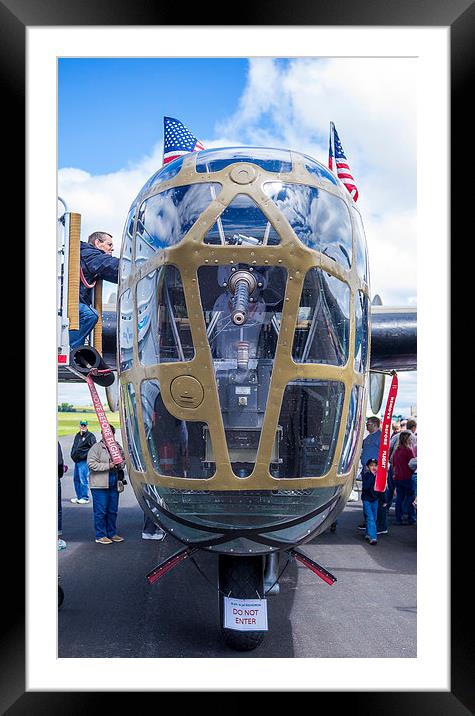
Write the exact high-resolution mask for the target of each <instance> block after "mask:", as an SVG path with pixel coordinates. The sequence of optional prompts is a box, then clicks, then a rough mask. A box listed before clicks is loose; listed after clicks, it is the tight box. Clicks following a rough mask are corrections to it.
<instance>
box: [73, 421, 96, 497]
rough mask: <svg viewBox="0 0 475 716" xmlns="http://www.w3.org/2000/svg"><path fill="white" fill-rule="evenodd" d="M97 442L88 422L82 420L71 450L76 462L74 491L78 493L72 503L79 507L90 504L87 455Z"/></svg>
mask: <svg viewBox="0 0 475 716" xmlns="http://www.w3.org/2000/svg"><path fill="white" fill-rule="evenodd" d="M95 442H96V436H95V435H94V434H93V433H90V432H89V430H88V427H87V420H81V421H80V422H79V432H78V433H76V435H75V437H74V442H73V446H72V448H71V458H72V460H73V461H74V489H75V491H76V497H72V498H71V502H74V503H76V504H79V505H85V504H87V503H88V502H89V484H88V478H89V468H88V466H87V454H88V452H89V450H90V449H91V447H92V446H93V445H94V444H95Z"/></svg>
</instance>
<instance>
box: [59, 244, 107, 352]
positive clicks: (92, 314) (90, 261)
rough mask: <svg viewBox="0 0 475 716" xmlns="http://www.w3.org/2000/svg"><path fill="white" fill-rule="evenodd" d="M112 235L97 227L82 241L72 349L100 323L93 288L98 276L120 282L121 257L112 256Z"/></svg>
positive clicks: (70, 346)
mask: <svg viewBox="0 0 475 716" xmlns="http://www.w3.org/2000/svg"><path fill="white" fill-rule="evenodd" d="M113 249H114V245H113V243H112V236H111V235H110V234H107V233H105V232H104V231H95V232H94V233H93V234H91V235H90V236H89V238H88V240H87V243H86V242H85V241H81V268H80V278H81V285H80V287H79V329H78V330H75V331H69V349H70V350H73V349H74V348H77V347H78V346H80V345H83V343H84V340H85V338H86V336H88V335H89V333H90V332H91V331H92V329H93V328H94V326H95V325H96V323H97V319H98V313H97V311H96V309H95V308H94V307H93V306H92V305H91V304H92V289H93V288H94V286H95V285H96V281H97V280H98V279H103V280H104V281H110V283H118V281H119V259H118V258H116V257H115V256H112V251H113Z"/></svg>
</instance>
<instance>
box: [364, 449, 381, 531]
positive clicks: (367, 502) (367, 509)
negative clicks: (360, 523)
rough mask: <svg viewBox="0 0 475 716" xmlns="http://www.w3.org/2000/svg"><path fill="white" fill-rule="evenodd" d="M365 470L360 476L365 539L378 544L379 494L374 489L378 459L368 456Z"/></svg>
mask: <svg viewBox="0 0 475 716" xmlns="http://www.w3.org/2000/svg"><path fill="white" fill-rule="evenodd" d="M365 467H366V470H365V471H364V472H363V476H362V490H361V500H362V501H363V511H364V516H365V520H366V534H365V539H366V540H368V542H369V543H370V544H378V537H377V529H376V520H377V516H378V504H379V494H378V493H377V492H375V490H374V483H375V480H376V473H377V471H378V461H377V460H376V459H374V458H370V459H369V460H368V462H367V463H366V465H365Z"/></svg>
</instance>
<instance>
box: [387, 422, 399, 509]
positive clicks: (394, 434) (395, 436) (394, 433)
mask: <svg viewBox="0 0 475 716" xmlns="http://www.w3.org/2000/svg"><path fill="white" fill-rule="evenodd" d="M400 432H401V423H400V422H399V420H395V421H393V423H392V425H391V437H390V438H389V452H388V481H387V487H386V514H388V513H389V510H390V509H391V505H392V504H393V500H394V474H393V466H392V463H391V457H392V454H393V451H394V448H395V447H396V445H397V443H398V441H399V433H400Z"/></svg>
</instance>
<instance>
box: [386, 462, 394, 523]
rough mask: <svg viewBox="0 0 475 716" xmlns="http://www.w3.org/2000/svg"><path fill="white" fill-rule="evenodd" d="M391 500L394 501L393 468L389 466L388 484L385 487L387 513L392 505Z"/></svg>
mask: <svg viewBox="0 0 475 716" xmlns="http://www.w3.org/2000/svg"><path fill="white" fill-rule="evenodd" d="M393 499H394V474H393V467H392V465H390V466H389V468H388V484H387V486H386V500H387V503H388V507H387V509H388V512H389V509H390V507H391V505H392V504H393Z"/></svg>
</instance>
